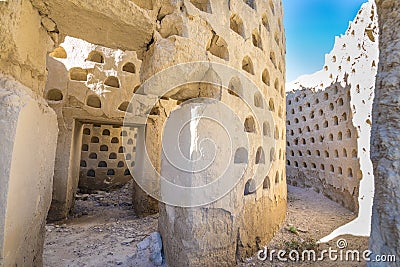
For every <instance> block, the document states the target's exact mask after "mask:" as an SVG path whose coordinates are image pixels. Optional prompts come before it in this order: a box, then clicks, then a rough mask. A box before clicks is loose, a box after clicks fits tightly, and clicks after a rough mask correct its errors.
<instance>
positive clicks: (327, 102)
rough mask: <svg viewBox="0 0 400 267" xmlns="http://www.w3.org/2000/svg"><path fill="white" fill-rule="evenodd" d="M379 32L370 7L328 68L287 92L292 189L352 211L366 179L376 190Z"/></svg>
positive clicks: (295, 83)
mask: <svg viewBox="0 0 400 267" xmlns="http://www.w3.org/2000/svg"><path fill="white" fill-rule="evenodd" d="M378 32H379V29H378V14H377V12H376V6H375V3H374V1H369V2H367V3H365V4H363V5H362V7H361V9H360V11H359V12H358V14H357V16H356V18H355V19H354V21H352V22H351V23H350V25H349V28H348V29H347V31H346V33H345V34H344V35H342V36H340V37H336V40H335V45H334V48H333V50H332V51H331V52H330V53H329V54H327V55H326V58H325V66H324V68H323V69H322V70H321V71H318V72H316V73H314V74H311V75H306V76H301V77H299V78H298V79H297V80H295V81H293V82H290V83H289V84H288V86H287V91H288V93H287V149H286V153H287V173H288V181H289V183H290V184H292V185H295V186H301V187H311V188H314V189H315V190H316V191H317V192H322V193H323V194H324V195H326V196H328V197H329V198H331V199H333V200H334V201H337V202H338V203H340V204H342V205H343V206H344V207H346V208H348V209H350V210H352V211H357V210H358V207H359V198H361V199H362V198H363V196H364V192H361V193H359V189H360V181H361V179H367V180H368V181H371V182H370V183H371V185H372V181H373V179H374V177H373V173H372V162H371V160H370V158H369V151H370V136H371V124H372V118H371V113H372V102H373V99H374V88H375V75H376V72H377V66H378ZM368 184H369V183H368ZM368 190H373V188H372V189H371V188H368Z"/></svg>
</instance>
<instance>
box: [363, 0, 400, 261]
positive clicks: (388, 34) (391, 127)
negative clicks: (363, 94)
mask: <svg viewBox="0 0 400 267" xmlns="http://www.w3.org/2000/svg"><path fill="white" fill-rule="evenodd" d="M376 2H377V7H378V16H379V29H380V40H379V45H380V58H379V66H378V76H377V81H376V88H375V100H374V108H373V118H372V119H373V127H372V137H371V142H372V148H371V158H372V162H373V165H374V175H375V197H374V205H373V210H372V211H373V216H372V232H371V238H370V249H371V250H372V251H373V253H375V254H390V255H396V257H397V261H398V257H399V255H400V218H399V214H400V210H399V207H400V195H399V194H400V180H399V177H400V165H399V163H400V147H399V142H400V135H399V125H400V124H399V122H400V108H399V101H400V100H399V97H400V88H399V82H400V77H399V73H400V66H399V62H400V57H399V56H400V29H399V27H398V26H399V24H400V2H399V1H396V0H377V1H376ZM368 265H369V266H377V264H376V263H373V262H371V263H369V264H368ZM379 266H398V263H395V262H392V263H389V262H386V263H383V262H381V263H379Z"/></svg>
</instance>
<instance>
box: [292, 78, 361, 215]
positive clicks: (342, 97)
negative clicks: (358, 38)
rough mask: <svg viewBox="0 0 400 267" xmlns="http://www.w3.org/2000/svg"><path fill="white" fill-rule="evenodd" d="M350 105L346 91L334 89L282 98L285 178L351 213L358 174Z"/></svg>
mask: <svg viewBox="0 0 400 267" xmlns="http://www.w3.org/2000/svg"><path fill="white" fill-rule="evenodd" d="M350 100H351V99H350V86H346V87H345V88H342V87H341V85H340V84H334V85H332V86H330V87H328V88H326V89H325V90H324V91H317V92H315V91H313V90H310V89H303V90H296V91H294V92H290V93H288V95H287V113H288V115H287V140H288V141H287V148H286V149H287V151H286V153H287V176H288V178H287V179H288V183H290V184H292V185H294V186H300V187H311V188H313V189H314V190H316V191H317V192H321V193H323V194H324V195H326V196H328V197H329V198H331V199H333V200H334V201H336V202H338V203H340V204H342V205H343V206H344V207H346V208H348V209H350V210H353V211H357V210H358V191H359V184H360V180H361V179H362V173H361V171H360V162H359V159H358V157H357V155H358V153H357V129H356V128H355V127H354V125H353V123H352V119H353V116H352V111H351V107H350Z"/></svg>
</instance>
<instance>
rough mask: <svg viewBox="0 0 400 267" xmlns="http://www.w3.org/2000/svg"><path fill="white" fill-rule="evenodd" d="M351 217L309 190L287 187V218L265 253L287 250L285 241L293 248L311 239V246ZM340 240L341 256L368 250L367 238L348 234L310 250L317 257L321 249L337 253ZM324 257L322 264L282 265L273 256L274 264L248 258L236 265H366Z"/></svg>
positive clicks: (339, 207)
mask: <svg viewBox="0 0 400 267" xmlns="http://www.w3.org/2000/svg"><path fill="white" fill-rule="evenodd" d="M354 218H356V214H354V213H353V212H351V211H349V210H347V209H345V208H343V207H342V206H341V205H339V204H338V203H336V202H333V201H331V200H330V199H328V198H326V197H324V196H323V195H322V194H318V193H316V192H315V191H313V190H311V189H304V188H298V187H293V186H288V211H287V217H286V220H285V222H284V224H283V227H282V228H281V230H280V231H279V232H278V233H277V234H276V235H275V236H274V238H273V239H272V240H271V242H270V244H268V246H267V247H268V250H269V251H270V250H272V249H275V250H280V249H287V248H288V245H287V244H285V242H289V243H290V244H291V245H292V246H293V245H297V244H303V243H302V242H304V241H307V240H310V241H308V244H309V243H312V242H311V240H312V241H318V240H319V239H321V238H323V237H325V236H327V235H328V234H330V233H331V232H332V231H333V230H335V229H336V228H338V227H339V226H341V225H344V224H346V223H348V222H350V221H351V220H353V219H354ZM291 228H292V230H297V231H295V233H293V232H292V231H290V230H291ZM339 239H345V240H346V242H347V247H346V248H344V249H343V251H344V253H346V250H352V249H357V250H359V251H361V253H362V251H364V250H366V249H368V238H367V237H355V236H350V235H347V236H340V237H338V238H336V239H334V240H332V241H330V242H328V243H325V244H316V245H315V246H310V247H312V248H315V249H316V251H317V254H316V255H317V258H318V256H319V255H320V252H321V251H322V250H324V249H329V247H331V248H332V249H334V250H339V249H338V247H337V241H338V240H339ZM292 246H290V248H292ZM289 251H290V249H289ZM326 255H327V254H326ZM338 255H339V254H338ZM343 255H345V254H343ZM325 258H326V259H325V260H323V261H316V262H313V261H305V262H293V261H288V262H282V261H279V260H278V259H277V257H274V259H273V261H270V260H269V257H268V258H267V259H266V260H265V261H260V260H258V258H257V256H254V257H253V258H251V259H248V262H247V263H243V264H239V266H274V267H278V266H318V267H319V266H321V267H325V266H326V267H328V266H332V267H334V266H335V267H336V266H346V267H347V266H349V267H350V266H365V262H345V261H342V262H341V261H340V260H339V259H338V260H336V261H331V260H329V257H328V256H326V257H325ZM343 258H344V259H345V256H343ZM361 258H362V256H361Z"/></svg>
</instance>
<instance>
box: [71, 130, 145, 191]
mask: <svg viewBox="0 0 400 267" xmlns="http://www.w3.org/2000/svg"><path fill="white" fill-rule="evenodd" d="M123 136H124V137H125V138H128V140H127V145H126V146H125V145H123V144H122V137H123ZM136 139H137V128H134V127H122V126H120V125H99V124H84V125H83V137H82V152H81V158H80V167H81V168H80V172H79V188H80V189H81V190H89V191H91V190H110V189H113V188H117V187H120V186H122V185H124V184H126V183H127V182H129V180H131V179H132V176H131V173H130V170H129V169H128V168H127V166H126V162H125V159H127V160H131V159H133V161H132V162H130V164H131V167H134V166H135V160H134V159H135V157H136Z"/></svg>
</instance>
